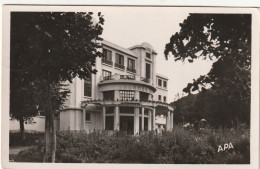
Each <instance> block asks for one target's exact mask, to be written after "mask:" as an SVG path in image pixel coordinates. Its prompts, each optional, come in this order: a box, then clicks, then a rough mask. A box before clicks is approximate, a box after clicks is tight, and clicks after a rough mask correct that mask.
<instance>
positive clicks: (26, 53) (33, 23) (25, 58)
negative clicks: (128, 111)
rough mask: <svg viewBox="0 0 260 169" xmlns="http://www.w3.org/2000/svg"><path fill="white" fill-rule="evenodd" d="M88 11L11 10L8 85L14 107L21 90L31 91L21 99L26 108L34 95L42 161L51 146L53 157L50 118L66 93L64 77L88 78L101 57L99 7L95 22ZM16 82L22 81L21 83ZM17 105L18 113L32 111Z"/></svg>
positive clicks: (51, 122)
mask: <svg viewBox="0 0 260 169" xmlns="http://www.w3.org/2000/svg"><path fill="white" fill-rule="evenodd" d="M92 15H93V13H92V12H89V13H85V12H79V13H75V12H62V13H61V12H13V13H11V27H12V28H11V49H12V50H11V55H10V56H11V66H10V67H11V79H12V78H15V77H17V79H15V82H16V83H15V84H14V85H11V93H13V94H12V95H11V96H12V98H11V107H15V106H16V102H17V99H16V98H15V97H16V95H17V94H20V93H22V92H23V91H21V89H23V88H25V89H26V90H25V92H26V91H31V92H32V93H28V95H26V98H24V100H26V99H27V97H28V101H27V100H26V101H27V103H28V105H29V106H28V107H32V108H35V105H34V102H31V100H33V101H35V102H36V107H37V108H39V109H40V111H41V112H43V113H44V115H45V116H46V118H45V137H46V139H45V140H46V150H45V151H46V153H45V155H46V157H44V161H46V160H47V161H48V159H49V157H48V156H49V154H50V149H52V150H51V156H52V161H54V160H55V147H56V141H55V129H54V121H53V117H54V113H56V112H57V111H58V110H59V109H60V108H61V106H62V104H63V103H64V101H65V99H66V97H67V95H68V94H69V91H68V90H66V89H64V88H63V87H64V86H63V82H66V81H69V82H72V79H73V78H75V77H76V76H77V77H79V78H81V79H87V78H88V77H89V76H90V74H91V73H95V72H96V70H95V69H93V66H95V59H96V57H98V56H99V57H101V53H100V52H99V51H97V49H98V48H100V47H101V45H100V43H99V41H100V40H102V38H100V37H99V36H100V35H101V34H102V31H103V28H102V25H103V24H104V19H103V16H101V13H100V12H99V13H98V18H99V21H98V22H97V23H95V24H94V23H93V17H92ZM11 81H12V80H11ZM20 81H21V82H25V83H24V84H22V88H19V87H20V84H21V83H20ZM11 84H12V83H11ZM29 97H31V99H30V98H29ZM18 103H19V100H18ZM30 103H33V104H30ZM19 108H21V110H22V112H21V116H22V117H27V116H31V115H32V114H27V112H28V111H27V109H26V107H24V104H20V107H19ZM31 112H34V110H33V111H31ZM12 114H17V113H12ZM33 115H34V114H33ZM15 118H16V117H15Z"/></svg>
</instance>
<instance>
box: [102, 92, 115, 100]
mask: <svg viewBox="0 0 260 169" xmlns="http://www.w3.org/2000/svg"><path fill="white" fill-rule="evenodd" d="M114 93H115V92H114V91H106V92H103V99H104V100H114V98H115V97H114Z"/></svg>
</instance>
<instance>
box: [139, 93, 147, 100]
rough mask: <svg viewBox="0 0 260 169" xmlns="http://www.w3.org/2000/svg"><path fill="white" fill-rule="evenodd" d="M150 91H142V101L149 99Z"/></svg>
mask: <svg viewBox="0 0 260 169" xmlns="http://www.w3.org/2000/svg"><path fill="white" fill-rule="evenodd" d="M148 97H149V93H145V92H140V101H148Z"/></svg>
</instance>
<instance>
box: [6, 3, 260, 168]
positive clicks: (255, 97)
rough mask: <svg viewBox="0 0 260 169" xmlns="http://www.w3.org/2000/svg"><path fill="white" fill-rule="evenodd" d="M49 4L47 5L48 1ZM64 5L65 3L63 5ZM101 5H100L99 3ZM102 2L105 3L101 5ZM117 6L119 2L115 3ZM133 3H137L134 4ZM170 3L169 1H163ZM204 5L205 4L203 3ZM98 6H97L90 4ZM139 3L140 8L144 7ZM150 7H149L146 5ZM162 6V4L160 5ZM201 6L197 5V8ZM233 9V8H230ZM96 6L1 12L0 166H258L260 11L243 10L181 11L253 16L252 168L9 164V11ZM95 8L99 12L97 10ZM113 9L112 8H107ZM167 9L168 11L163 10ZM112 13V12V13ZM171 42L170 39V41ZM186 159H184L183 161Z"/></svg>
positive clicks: (81, 8) (77, 8)
mask: <svg viewBox="0 0 260 169" xmlns="http://www.w3.org/2000/svg"><path fill="white" fill-rule="evenodd" d="M47 2H49V1H47ZM64 2H67V1H64ZM98 2H100V1H98ZM102 2H104V1H102ZM117 2H118V1H117ZM135 2H136V1H135ZM165 2H169V1H165ZM203 2H204V1H203ZM93 4H98V3H93ZM145 4H146V3H144V2H143V1H142V5H145ZM149 4H150V5H151V3H149ZM162 4H163V5H165V3H162ZM198 4H200V3H197V4H196V5H198ZM232 5H235V4H232ZM91 8H95V6H15V5H12V6H4V8H3V9H4V11H3V16H4V17H3V23H4V24H3V38H2V42H3V59H2V98H4V99H5V100H4V99H2V102H1V103H2V144H1V146H2V152H1V155H2V156H1V158H2V165H3V168H21V169H22V168H26V169H30V168H47V167H55V168H56V167H57V168H63V169H67V168H75V167H77V168H85V167H91V168H101V167H102V168H103V167H111V168H112V167H113V168H122V167H127V168H128V167H138V168H139V167H140V168H143V167H149V168H151V169H153V168H156V169H157V168H158V167H160V168H173V167H174V168H176V169H179V168H182V169H183V168H200V169H204V168H209V167H210V168H232V169H249V168H256V166H258V165H259V30H260V27H259V20H260V19H259V11H258V10H257V9H248V8H247V9H245V8H212V7H210V8H206V7H203V8H200V7H194V8H188V7H185V8H183V9H184V10H189V11H190V12H192V13H196V12H197V13H251V14H252V91H251V92H252V95H251V101H252V104H251V140H250V142H251V144H250V153H251V157H250V159H251V164H250V165H211V164H210V165H187V164H163V165H159V164H73V165H72V164H45V163H9V161H8V158H9V157H8V156H9V144H8V142H9V137H8V136H9V129H8V127H7V126H9V100H8V99H6V98H9V97H8V96H9V57H10V56H9V54H10V45H9V44H10V31H9V30H10V24H8V23H10V15H9V14H10V11H86V10H88V11H91ZM98 8H101V7H100V6H99V7H98ZM110 8H113V7H110ZM164 8H167V7H164ZM111 10H112V9H111ZM169 38H170V37H169ZM184 158H185V157H184Z"/></svg>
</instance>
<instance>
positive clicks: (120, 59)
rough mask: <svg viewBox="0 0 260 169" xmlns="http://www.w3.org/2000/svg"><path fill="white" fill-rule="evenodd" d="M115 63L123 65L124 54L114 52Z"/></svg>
mask: <svg viewBox="0 0 260 169" xmlns="http://www.w3.org/2000/svg"><path fill="white" fill-rule="evenodd" d="M116 63H117V64H120V65H124V56H123V55H120V54H118V53H116Z"/></svg>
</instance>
